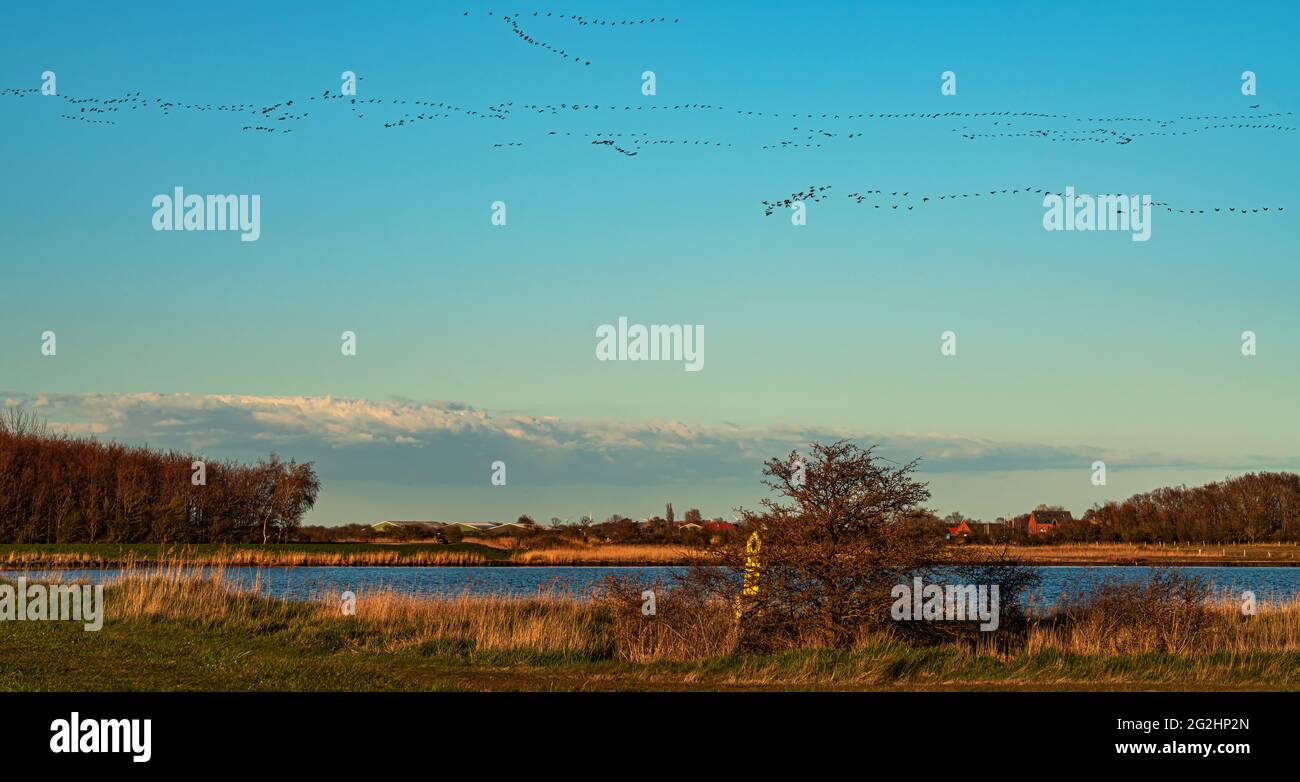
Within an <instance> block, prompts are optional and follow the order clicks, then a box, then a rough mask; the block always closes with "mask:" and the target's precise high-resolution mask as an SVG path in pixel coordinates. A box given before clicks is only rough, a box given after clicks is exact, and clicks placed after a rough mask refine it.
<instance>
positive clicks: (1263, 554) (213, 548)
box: [0, 542, 1300, 570]
mask: <svg viewBox="0 0 1300 782" xmlns="http://www.w3.org/2000/svg"><path fill="white" fill-rule="evenodd" d="M979 548H981V549H982V550H984V551H986V552H994V551H1002V550H1003V549H1004V547H1002V546H980V547H979ZM1005 550H1006V551H1007V552H1008V554H1010V555H1011V556H1012V557H1013V558H1015V559H1017V560H1019V561H1021V562H1023V563H1024V564H1027V565H1041V566H1044V567H1053V566H1079V567H1110V566H1140V567H1141V566H1146V567H1152V566H1162V565H1164V566H1173V567H1300V544H1295V543H1265V544H1226V545H1208V546H1206V545H1203V546H1173V545H1160V544H1059V545H1043V546H1007V547H1005ZM692 554H693V550H691V549H688V548H686V547H683V546H666V545H621V544H601V545H593V546H584V547H569V548H554V549H540V550H515V549H506V548H500V547H496V546H491V545H485V544H483V543H478V542H465V543H456V544H437V543H283V544H267V545H260V544H231V545H224V544H112V543H101V544H84V543H68V544H0V568H4V569H34V568H40V569H60V570H85V569H100V568H151V567H160V566H171V565H191V566H197V567H644V566H659V567H685V566H689V565H693V564H698V563H700V562H704V561H707V552H706V553H705V554H704V555H703V556H693V555H692Z"/></svg>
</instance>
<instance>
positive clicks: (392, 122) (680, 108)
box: [0, 11, 1296, 216]
mask: <svg viewBox="0 0 1300 782" xmlns="http://www.w3.org/2000/svg"><path fill="white" fill-rule="evenodd" d="M485 13H486V15H487V16H488V17H493V18H498V19H501V20H503V21H504V22H505V23H506V24H508V25H509V26H510V28H511V30H512V32H513V33H514V34H515V36H516V37H518V39H519V40H521V41H522V42H524V43H527V44H530V45H532V46H537V47H540V48H542V49H544V50H546V51H548V52H551V53H553V54H555V55H556V56H558V57H560V58H562V59H566V60H572V61H574V62H580V63H582V64H585V65H590V64H591V62H590V60H586V59H584V58H581V57H578V56H577V55H575V54H571V53H570V52H568V51H567V50H566V49H561V48H558V47H555V46H553V45H551V44H549V43H547V42H545V41H542V40H539V39H537V38H535V37H534V36H533V35H531V34H530V33H528V32H526V31H525V30H524V29H523V28H522V27H521V26H520V24H519V20H520V19H521V18H523V16H524V15H523V14H520V13H518V12H515V13H509V14H501V13H495V12H492V11H487V12H485ZM470 15H471V14H470V12H469V11H465V12H464V16H470ZM531 16H532V17H534V18H537V19H539V20H540V19H546V18H550V19H557V20H561V21H564V22H567V23H570V24H573V25H576V26H577V27H589V28H593V29H594V28H601V27H603V28H606V29H627V28H631V27H639V26H643V25H662V24H670V23H671V24H677V23H678V22H679V21H680V20H679V19H671V20H670V19H669V18H668V17H658V18H653V17H652V18H649V19H597V18H586V17H583V16H579V15H576V14H557V13H552V12H543V11H533V12H532V14H531ZM362 80H364V77H358V81H362ZM35 96H41V90H40V89H39V88H35V87H33V88H27V89H20V88H8V89H0V98H4V97H11V98H26V97H35ZM42 97H43V96H42ZM57 97H58V98H59V99H61V100H62V101H64V103H65V104H66V105H67V106H68V107H69V108H70V109H75V113H62V114H59V115H58V116H59V117H60V118H61V119H66V120H70V121H76V122H81V123H86V124H91V125H116V124H118V119H119V118H121V117H124V116H127V114H128V113H130V112H140V111H141V110H142V109H143V110H145V111H149V110H153V111H157V112H159V113H160V114H161V115H162V116H170V115H172V114H178V113H181V112H187V113H196V114H206V113H209V112H211V113H214V114H228V115H240V116H245V117H251V118H252V119H251V121H248V122H247V124H244V125H243V126H242V130H243V131H247V132H254V133H280V134H285V133H292V132H293V130H294V125H295V124H296V123H301V122H304V121H306V120H308V119H309V118H310V117H311V116H312V112H311V111H310V110H309V109H311V108H315V107H318V106H325V105H329V104H331V103H334V104H338V103H340V102H342V104H344V105H346V106H347V107H348V109H349V111H350V112H351V114H352V115H353V116H355V117H357V118H358V119H364V118H365V112H366V111H368V110H371V109H374V110H382V111H386V112H388V113H389V115H390V116H389V117H386V118H385V119H384V121H383V122H382V127H383V128H384V129H395V128H405V127H410V126H414V125H417V124H421V123H425V122H429V121H433V120H447V119H456V118H462V119H491V120H498V121H502V120H508V119H510V118H511V116H512V114H511V112H512V111H513V110H514V104H513V102H503V103H500V104H498V105H494V106H488V107H487V108H486V109H485V110H480V109H471V108H466V107H462V106H455V105H451V104H449V103H446V102H442V101H432V100H406V99H385V98H370V97H358V96H355V95H343V94H341V93H340V92H331V91H330V90H324V91H323V92H322V93H321V94H319V95H313V96H310V97H308V98H306V99H305V100H304V99H296V100H286V101H282V102H279V103H274V104H271V105H261V106H259V105H257V104H252V103H232V104H213V103H195V102H186V101H178V100H170V99H165V98H161V97H145V96H144V95H142V94H141V92H138V91H137V92H131V93H127V94H126V95H124V96H122V97H116V98H74V97H71V96H67V95H58V96H57ZM1259 108H1261V106H1260V105H1259V104H1256V105H1252V106H1250V109H1252V110H1257V109H1259ZM393 110H397V111H400V112H401V113H400V116H397V117H396V118H393V117H392V116H391V114H392V112H393ZM521 110H522V111H523V112H527V113H528V114H529V115H533V114H535V115H542V116H551V117H572V116H574V115H577V114H582V113H588V112H597V113H603V114H607V115H623V116H628V117H630V116H635V115H636V114H637V113H645V114H648V115H654V116H663V117H669V116H676V115H679V114H698V113H710V114H715V115H716V113H717V112H726V113H727V115H728V116H734V117H737V118H741V119H754V118H759V119H777V120H787V119H792V120H823V121H828V122H830V121H858V122H861V121H864V120H866V121H892V120H902V121H909V120H910V121H949V122H958V121H965V122H971V121H976V122H985V123H989V125H990V127H988V128H972V127H971V126H970V125H969V124H966V125H960V126H957V127H951V128H949V130H950V131H951V132H953V133H956V134H958V135H959V136H960V137H961V138H964V139H967V140H976V139H1037V140H1048V141H1053V142H1067V143H1090V144H1117V145H1127V144H1130V143H1132V142H1133V141H1134V139H1139V138H1150V137H1172V136H1187V135H1192V134H1198V133H1205V132H1209V131H1216V130H1219V131H1225V130H1231V131H1246V130H1250V131H1275V132H1285V133H1292V132H1295V131H1296V128H1295V127H1293V126H1290V125H1286V124H1283V122H1284V121H1282V120H1281V118H1284V117H1290V116H1292V115H1293V114H1294V112H1290V111H1287V112H1272V113H1264V114H1261V113H1250V114H1203V115H1184V116H1179V117H1174V118H1165V119H1161V118H1153V117H1132V116H1128V117H1084V116H1073V115H1069V114H1059V113H1044V112H1033V111H983V112H972V111H945V112H906V113H903V112H892V113H886V112H881V113H876V112H869V113H868V112H858V113H834V112H826V113H817V112H814V113H806V112H805V113H799V112H770V111H754V110H750V109H734V108H733V109H729V108H727V107H724V106H719V105H715V104H707V103H681V104H672V105H668V104H658V103H643V104H639V105H633V104H621V105H620V104H595V103H559V104H525V105H523V106H522V108H521ZM1261 120H1274V121H1273V122H1261ZM1013 121H1014V122H1013ZM1070 121H1073V122H1074V123H1077V127H1074V128H1042V127H1026V128H1024V129H1020V128H1016V129H1013V128H1015V127H1016V126H1017V125H1021V124H1022V123H1024V124H1028V123H1034V124H1045V123H1046V122H1053V123H1059V122H1070ZM1085 123H1086V124H1085ZM1179 123H1184V124H1181V125H1180V124H1179ZM1186 123H1208V124H1200V125H1198V126H1196V127H1188V126H1187V124H1186ZM1087 125H1093V126H1094V127H1091V128H1090V127H1087ZM1116 125H1121V126H1136V127H1141V126H1144V125H1145V126H1146V127H1145V129H1142V130H1136V129H1129V128H1127V127H1126V128H1124V129H1119V128H1116V127H1114V126H1116ZM1097 126H1100V127H1097ZM793 132H794V133H795V134H796V135H794V136H792V137H790V138H782V139H780V140H779V141H771V142H767V143H758V144H756V145H755V146H756V147H757V148H758V149H761V150H781V149H816V148H821V147H822V146H823V145H824V144H826V143H829V142H831V141H835V140H847V141H857V140H860V139H862V138H864V137H866V136H867V135H868V134H867V133H866V131H864V130H863V129H862V128H861V127H859V128H857V129H854V130H850V131H848V132H845V131H843V130H831V129H827V128H802V129H801V128H800V127H799V126H795V127H793ZM800 134H801V135H800ZM546 137H553V138H560V137H567V138H586V139H591V141H590V145H592V146H601V147H609V148H610V149H612V150H613V151H615V152H618V153H619V154H621V155H624V156H627V157H636V156H637V155H638V154H639V153H640V152H641V151H644V150H645V149H646V148H649V147H658V146H678V147H686V146H693V147H712V148H718V149H721V148H735V147H737V146H738V145H737V144H736V143H735V142H734V141H717V140H705V139H689V138H687V139H679V138H663V137H659V138H652V137H651V136H650V134H649V133H648V132H631V131H623V132H603V131H602V132H585V133H584V132H574V131H560V130H550V131H548V132H547V133H546ZM522 146H524V142H522V141H502V142H497V143H494V144H492V148H493V149H510V148H518V147H522ZM742 146H743V145H742ZM830 189H831V188H830V186H812V187H809V188H808V190H806V191H803V192H799V193H792V194H791V195H790V197H789V198H783V199H777V200H774V201H768V200H764V201H762V202H761V203H762V206H763V211H764V214H766V215H768V216H770V215H772V214H773V213H774V211H775V210H776V209H779V208H789V207H791V206H793V205H794V204H796V203H798V202H816V201H821V200H823V199H824V198H826V197H827V191H829V190H830ZM908 192H909V191H903V192H902V193H901V196H902V198H907V197H908ZM1008 192H1009V193H1010V194H1019V193H1033V194H1044V193H1051V192H1052V191H1050V190H1044V189H1041V188H1028V187H1026V188H1011V189H1002V190H990V191H987V193H985V192H973V193H947V194H943V195H939V196H934V197H932V196H923V197H920V200H919V201H914V202H913V203H905V202H899V203H883V204H882V203H876V204H872V206H873V207H874V208H876V209H882V208H888V209H890V210H900V209H902V210H904V211H912V210H913V209H915V207H917V206H922V205H929V204H932V203H937V202H940V201H949V200H953V201H955V200H958V199H966V198H980V197H992V196H996V195H1002V194H1007V193H1008ZM890 196H891V197H894V198H897V197H899V193H898V192H897V191H894V192H891V193H890ZM874 197H879V198H881V199H882V200H884V194H883V192H882V191H880V190H868V191H864V192H861V193H850V194H849V198H851V199H853V200H855V201H856V202H857V203H859V204H861V203H863V202H864V201H866V200H868V199H870V198H874ZM1154 205H1156V206H1161V207H1164V208H1165V209H1166V210H1167V211H1169V212H1176V213H1179V214H1213V213H1216V212H1217V213H1236V214H1256V213H1260V212H1270V211H1272V212H1283V211H1284V209H1283V208H1282V207H1273V208H1272V209H1271V210H1270V208H1269V207H1251V208H1240V207H1227V208H1226V209H1225V208H1223V207H1214V208H1212V209H1187V208H1175V207H1172V206H1170V205H1169V204H1168V203H1163V202H1162V203H1157V204H1154Z"/></svg>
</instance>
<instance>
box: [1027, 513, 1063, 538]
mask: <svg viewBox="0 0 1300 782" xmlns="http://www.w3.org/2000/svg"><path fill="white" fill-rule="evenodd" d="M1067 521H1074V517H1072V516H1071V515H1070V512H1069V511H1068V510H1036V511H1033V512H1032V513H1030V514H1029V534H1030V535H1036V534H1038V533H1040V532H1051V531H1052V530H1054V529H1056V527H1057V525H1059V524H1062V523H1064V522H1067Z"/></svg>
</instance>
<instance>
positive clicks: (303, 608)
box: [0, 577, 1300, 691]
mask: <svg viewBox="0 0 1300 782" xmlns="http://www.w3.org/2000/svg"><path fill="white" fill-rule="evenodd" d="M105 602H106V618H105V621H104V626H103V629H102V630H100V631H98V632H85V631H83V630H82V628H81V625H80V624H79V623H73V622H27V621H15V622H5V623H4V625H7V626H3V627H0V690H4V691H30V690H217V691H244V690H418V691H438V690H471V691H487V690H534V691H537V690H876V689H903V690H950V689H967V690H984V689H1017V690H1023V689H1043V690H1244V689H1266V690H1278V689H1285V690H1300V642H1298V640H1297V635H1296V627H1297V624H1300V623H1298V622H1297V616H1300V610H1297V608H1296V607H1295V606H1290V607H1287V608H1284V609H1281V610H1279V611H1278V612H1277V613H1276V614H1272V615H1263V616H1261V617H1258V619H1259V620H1260V622H1259V623H1258V624H1256V625H1253V626H1252V627H1251V628H1250V630H1249V634H1248V635H1239V636H1237V637H1234V638H1226V637H1225V638H1222V639H1220V640H1223V641H1224V643H1222V644H1220V645H1219V647H1218V648H1217V650H1213V651H1205V652H1186V653H1168V652H1157V651H1146V652H1134V653H1121V654H1115V653H1079V652H1075V651H1070V649H1071V648H1072V646H1071V645H1072V644H1073V647H1075V648H1086V646H1087V643H1086V642H1080V641H1079V640H1078V639H1077V638H1075V635H1070V636H1068V637H1067V636H1052V635H1050V634H1048V633H1047V631H1043V632H1040V633H1039V634H1038V636H1037V640H1035V636H1034V635H1032V634H1031V639H1030V643H1029V644H1028V645H1027V646H1026V649H1025V651H1022V652H1020V653H1018V654H1016V655H1014V656H1011V657H1009V658H999V657H997V656H994V655H991V654H976V653H974V652H972V651H970V650H968V649H964V648H954V647H933V648H912V647H908V646H905V645H903V644H901V643H898V642H896V641H889V640H880V641H876V642H869V643H866V644H864V645H862V646H861V647H860V648H858V649H854V650H849V651H837V650H826V649H804V650H795V651H790V652H784V653H779V654H774V655H768V656H738V655H730V654H715V655H711V656H704V657H701V658H698V659H682V657H683V655H681V654H677V653H674V655H675V656H677V657H678V658H679V659H655V658H656V657H657V656H660V655H664V656H667V652H666V651H665V650H670V647H667V646H662V645H661V646H654V645H650V646H647V645H646V644H644V643H641V642H642V641H644V638H636V637H635V636H636V634H637V633H639V632H640V630H639V629H638V628H636V627H633V628H631V630H629V627H628V626H627V623H628V622H636V621H638V620H635V619H626V618H624V619H623V620H621V622H620V620H619V619H618V618H617V617H615V616H613V615H611V613H610V610H609V609H608V608H607V607H604V606H601V605H597V604H593V603H591V602H578V601H574V600H572V599H569V598H566V597H549V596H540V597H536V598H526V599H521V598H473V597H464V598H456V599H445V600H430V599H423V598H412V597H407V596H396V595H391V594H377V595H373V596H366V595H363V596H362V597H361V598H359V600H358V603H357V614H356V616H353V617H348V616H343V615H342V613H341V611H340V610H339V608H338V606H336V605H333V604H330V603H325V602H321V603H292V602H286V601H280V600H273V599H267V598H262V597H259V596H256V595H252V594H248V593H232V592H230V591H227V590H226V589H225V588H224V587H222V586H220V585H218V584H217V583H216V582H215V581H213V580H210V579H191V578H186V579H182V578H175V577H171V578H159V577H152V578H149V577H139V578H133V579H128V580H126V581H124V582H120V583H119V584H117V585H114V586H111V587H109V588H108V589H106V590H105ZM1052 632H1058V631H1052ZM1072 632H1074V631H1072ZM1216 632H1218V631H1216ZM1076 634H1077V633H1076ZM1053 638H1056V639H1057V640H1056V642H1053V641H1052V639H1053ZM1070 638H1073V639H1074V640H1072V641H1071V640H1068V639H1070ZM634 641H635V643H633V642H634ZM633 647H635V649H636V652H635V653H633V651H632V650H633ZM1254 647H1257V648H1254ZM647 649H648V650H649V652H648V653H647V652H646V650H647ZM672 649H676V650H677V652H680V648H679V647H672ZM629 657H632V658H634V659H639V660H643V661H634V659H628V658H629Z"/></svg>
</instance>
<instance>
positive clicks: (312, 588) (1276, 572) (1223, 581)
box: [0, 566, 1300, 604]
mask: <svg viewBox="0 0 1300 782" xmlns="http://www.w3.org/2000/svg"><path fill="white" fill-rule="evenodd" d="M1038 570H1039V572H1040V573H1041V574H1042V584H1041V586H1040V587H1039V589H1038V590H1037V592H1036V593H1035V595H1036V596H1035V602H1036V603H1039V604H1043V603H1052V602H1055V601H1056V600H1058V599H1059V598H1060V597H1061V596H1062V595H1063V594H1079V593H1086V592H1087V591H1088V589H1089V588H1090V587H1091V586H1092V585H1094V584H1096V583H1097V582H1098V581H1101V580H1103V579H1106V578H1116V579H1134V580H1142V579H1145V578H1147V577H1148V576H1149V575H1150V574H1151V572H1152V571H1153V570H1154V568H1149V567H1130V566H1116V567H1108V566H1107V567H1073V566H1070V567H1041V568H1039V569H1038ZM1172 570H1177V571H1179V572H1182V573H1186V574H1188V575H1195V576H1199V577H1201V578H1203V579H1205V580H1206V581H1207V582H1208V583H1210V584H1211V585H1212V587H1213V588H1214V589H1215V591H1216V592H1218V593H1221V594H1226V593H1234V594H1236V595H1240V594H1241V592H1243V591H1245V590H1251V591H1253V592H1254V593H1255V594H1256V596H1257V597H1258V598H1259V599H1261V600H1263V599H1267V598H1274V597H1292V596H1300V567H1181V568H1172ZM678 571H680V568H671V567H373V568H370V567H298V568H226V569H225V573H224V577H225V579H226V580H227V581H229V582H230V583H231V584H232V585H235V586H239V587H243V588H251V587H253V586H254V585H256V586H257V587H258V588H259V589H260V590H261V592H262V593H263V594H265V595H268V596H273V597H287V598H290V599H297V600H302V599H308V598H312V597H315V596H320V595H324V594H328V593H334V594H338V593H340V592H344V591H351V592H355V593H357V594H364V593H365V592H368V591H373V590H376V589H387V590H391V591H394V592H402V593H407V594H415V595H429V596H449V595H456V594H461V593H464V592H469V593H470V594H478V595H487V594H495V595H531V594H536V593H537V592H538V590H544V589H559V590H567V591H568V592H570V593H572V594H574V595H575V596H579V597H581V596H585V595H586V594H588V593H589V592H590V590H591V588H592V586H593V585H594V584H596V582H598V581H599V580H600V579H602V578H604V577H605V576H609V575H622V576H630V577H633V578H635V579H638V580H641V581H645V582H654V581H659V582H661V583H663V584H669V583H670V582H671V580H672V577H673V575H674V573H675V572H678ZM0 572H5V575H6V576H8V577H10V578H14V577H17V576H18V575H26V576H27V578H28V579H29V580H35V579H38V578H40V579H49V578H61V579H62V580H63V581H84V582H89V583H105V582H108V581H112V580H114V579H116V578H117V577H118V576H119V575H121V574H122V573H123V572H124V571H122V570H119V569H108V570H66V571H58V570H29V571H17V570H9V571H0Z"/></svg>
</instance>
